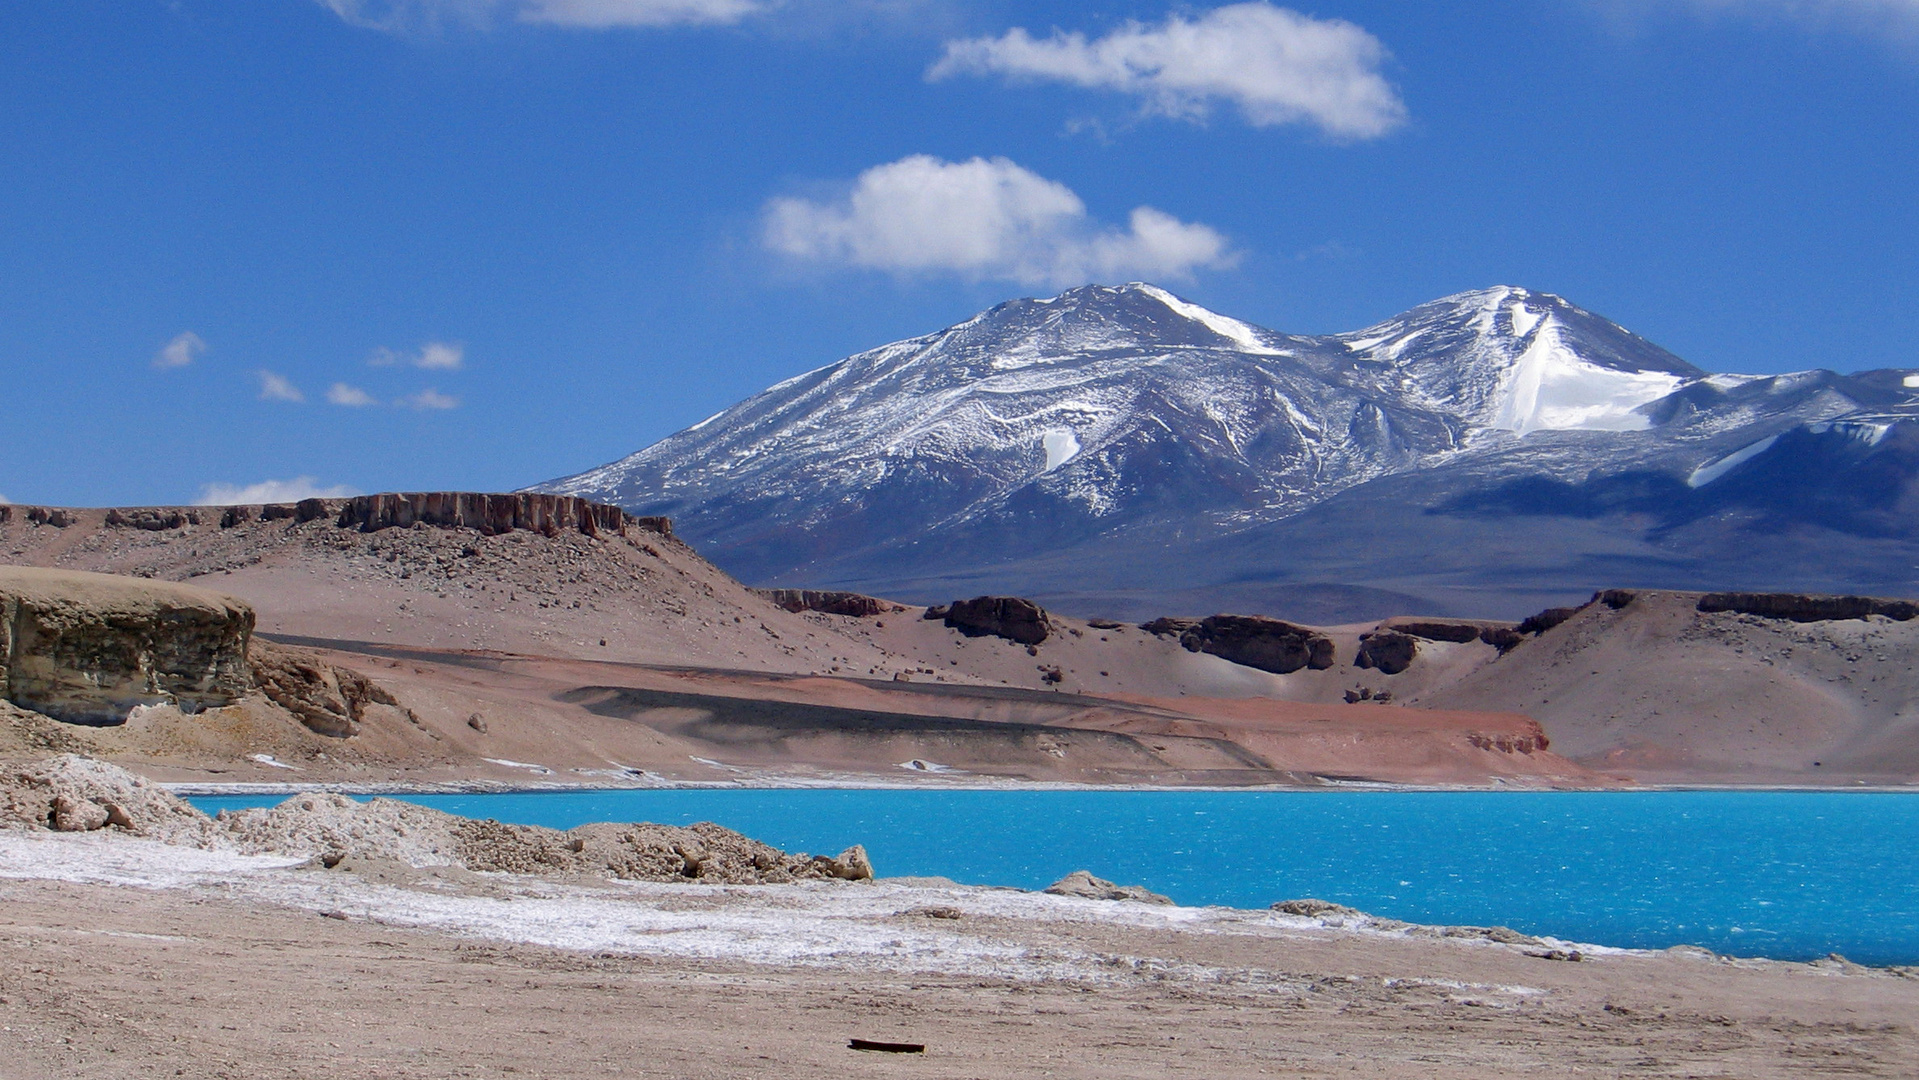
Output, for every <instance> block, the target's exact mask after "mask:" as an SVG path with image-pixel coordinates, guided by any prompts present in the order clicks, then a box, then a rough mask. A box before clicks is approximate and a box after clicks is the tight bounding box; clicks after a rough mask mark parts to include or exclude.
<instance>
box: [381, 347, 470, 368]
mask: <svg viewBox="0 0 1919 1080" xmlns="http://www.w3.org/2000/svg"><path fill="white" fill-rule="evenodd" d="M366 362H367V363H368V364H371V365H372V366H374V367H395V366H399V365H405V366H407V367H416V368H426V369H428V370H432V371H457V370H459V369H460V368H461V367H462V366H464V365H465V363H466V347H465V346H463V345H456V344H451V343H449V342H445V341H429V342H427V343H426V344H425V345H422V346H420V350H419V351H418V352H397V351H395V350H393V349H388V348H384V347H383V348H378V349H375V350H373V353H372V355H370V356H368V357H367V358H366Z"/></svg>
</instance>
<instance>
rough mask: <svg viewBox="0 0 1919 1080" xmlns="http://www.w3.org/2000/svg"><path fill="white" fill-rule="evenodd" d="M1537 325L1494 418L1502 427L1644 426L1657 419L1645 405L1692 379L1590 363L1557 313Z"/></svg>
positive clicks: (1525, 429) (1620, 428) (1523, 429)
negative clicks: (1572, 343) (1570, 339)
mask: <svg viewBox="0 0 1919 1080" xmlns="http://www.w3.org/2000/svg"><path fill="white" fill-rule="evenodd" d="M1522 306H1523V305H1522ZM1536 325H1538V327H1539V332H1538V333H1537V334H1535V335H1533V338H1532V341H1531V343H1530V344H1528V345H1527V346H1526V350H1525V351H1524V352H1522V353H1520V355H1519V359H1518V360H1517V361H1516V362H1514V364H1513V365H1512V367H1511V368H1510V369H1509V370H1508V373H1507V376H1506V386H1505V393H1504V395H1503V397H1502V399H1501V401H1500V404H1499V410H1498V413H1497V414H1496V415H1495V417H1494V419H1493V426H1494V427H1496V428H1499V429H1500V430H1502V431H1511V432H1514V433H1516V434H1520V435H1524V434H1526V433H1527V432H1529V431H1541V430H1556V431H1644V430H1645V429H1646V428H1648V427H1651V426H1652V420H1651V418H1650V417H1648V416H1646V415H1645V413H1643V412H1641V411H1639V410H1640V407H1641V406H1644V405H1647V404H1650V403H1652V402H1654V401H1658V400H1659V399H1660V398H1663V397H1665V396H1666V395H1668V394H1670V393H1672V392H1673V391H1675V390H1677V389H1679V387H1680V386H1681V385H1682V384H1683V383H1684V382H1685V381H1686V380H1685V379H1683V378H1681V377H1680V376H1678V375H1673V374H1670V373H1667V372H1662V371H1620V370H1618V369H1616V368H1609V367H1601V366H1599V365H1597V364H1593V363H1589V362H1587V361H1586V360H1585V358H1583V357H1581V356H1580V355H1579V354H1578V353H1577V352H1575V351H1574V350H1573V349H1572V348H1570V347H1569V346H1568V345H1567V344H1566V342H1565V341H1564V340H1563V338H1562V336H1561V327H1560V325H1559V323H1558V321H1557V320H1556V319H1555V318H1554V317H1553V316H1552V315H1550V314H1548V315H1544V316H1542V317H1541V320H1540V322H1539V323H1538V324H1536Z"/></svg>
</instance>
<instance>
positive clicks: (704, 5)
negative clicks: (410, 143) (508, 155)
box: [318, 0, 773, 33]
mask: <svg viewBox="0 0 1919 1080" xmlns="http://www.w3.org/2000/svg"><path fill="white" fill-rule="evenodd" d="M318 2H319V3H320V5H321V6H322V7H325V8H326V9H328V10H329V11H331V12H333V13H334V14H335V15H338V16H339V17H340V18H341V19H342V20H344V21H346V22H348V23H351V24H352V25H354V26H362V27H366V28H367V29H369V30H383V31H386V32H388V33H412V32H420V31H427V32H430V31H435V30H439V29H441V28H443V27H445V26H447V25H449V24H455V25H460V24H464V25H467V26H474V27H485V26H488V25H490V24H491V23H492V22H493V20H494V19H495V18H497V17H499V16H502V15H504V16H507V17H509V18H513V19H517V20H519V21H520V22H528V23H547V24H550V25H554V26H570V27H577V28H580V29H587V30H606V29H613V28H616V27H650V26H699V25H722V24H727V23H736V22H739V21H740V20H741V19H744V18H746V17H747V16H749V15H756V14H758V13H760V12H763V11H766V10H767V9H769V8H770V7H772V6H773V5H772V3H770V2H768V0H318Z"/></svg>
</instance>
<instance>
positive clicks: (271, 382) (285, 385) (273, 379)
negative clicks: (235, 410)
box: [254, 368, 307, 401]
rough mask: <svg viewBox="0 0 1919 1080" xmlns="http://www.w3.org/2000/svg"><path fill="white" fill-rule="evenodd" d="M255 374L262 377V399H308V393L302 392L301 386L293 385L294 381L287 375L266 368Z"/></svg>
mask: <svg viewBox="0 0 1919 1080" xmlns="http://www.w3.org/2000/svg"><path fill="white" fill-rule="evenodd" d="M254 374H256V375H258V376H259V378H260V400H261V401H305V400H306V399H307V397H306V395H305V394H302V393H301V392H300V388H299V387H297V386H295V385H293V381H292V380H291V379H288V378H287V377H286V376H285V375H280V374H276V373H274V372H271V371H267V370H265V369H264V368H263V369H261V370H260V371H257V372H255V373H254Z"/></svg>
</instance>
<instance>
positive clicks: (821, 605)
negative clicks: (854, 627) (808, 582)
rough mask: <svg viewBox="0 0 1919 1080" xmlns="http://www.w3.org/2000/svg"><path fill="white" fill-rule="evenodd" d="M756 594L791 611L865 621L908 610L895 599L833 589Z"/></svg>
mask: <svg viewBox="0 0 1919 1080" xmlns="http://www.w3.org/2000/svg"><path fill="white" fill-rule="evenodd" d="M753 591H754V592H755V593H757V594H759V595H760V596H763V597H765V598H766V599H767V600H768V602H770V603H772V605H773V606H774V607H778V608H784V609H786V610H787V611H791V612H796V613H797V612H801V611H818V612H822V613H824V614H827V615H850V616H853V617H854V618H859V619H865V618H870V617H872V616H874V615H890V614H892V613H893V612H896V611H905V610H906V609H905V608H903V607H901V606H900V605H898V604H895V603H893V602H892V601H891V600H881V599H880V598H878V597H876V596H867V595H866V594H864V593H856V592H839V591H836V590H831V589H754V590H753Z"/></svg>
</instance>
